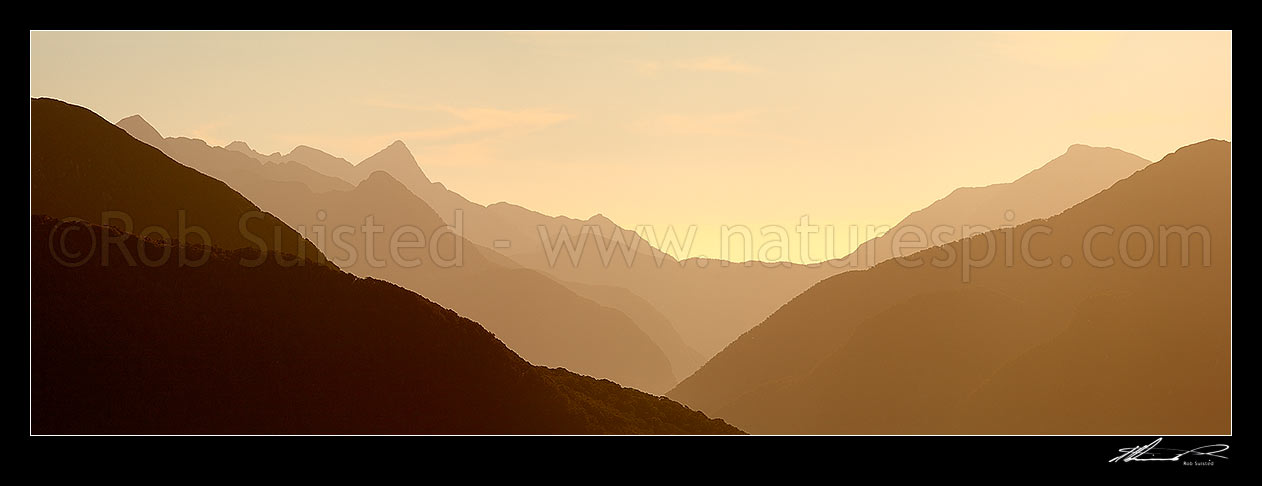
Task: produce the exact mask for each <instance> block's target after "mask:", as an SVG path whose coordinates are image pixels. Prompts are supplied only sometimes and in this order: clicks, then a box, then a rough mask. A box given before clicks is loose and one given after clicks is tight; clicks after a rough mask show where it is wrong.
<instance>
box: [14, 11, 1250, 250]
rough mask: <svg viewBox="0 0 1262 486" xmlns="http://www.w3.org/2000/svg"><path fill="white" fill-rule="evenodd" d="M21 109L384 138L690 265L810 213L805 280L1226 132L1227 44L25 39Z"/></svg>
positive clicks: (1003, 35)
mask: <svg viewBox="0 0 1262 486" xmlns="http://www.w3.org/2000/svg"><path fill="white" fill-rule="evenodd" d="M31 96H35V97H40V96H47V97H52V98H58V99H61V100H65V101H67V102H70V103H74V104H79V105H83V106H85V107H87V108H89V109H91V110H93V111H95V112H97V113H98V114H100V115H101V116H103V117H105V118H106V119H108V120H110V121H118V120H119V119H121V118H123V117H125V116H129V115H132V114H137V113H138V114H141V115H142V116H144V117H145V119H147V120H149V122H150V123H152V124H153V125H154V126H155V127H156V128H157V129H158V130H159V131H160V132H162V134H163V135H166V136H188V137H195V138H202V139H204V140H206V141H207V142H209V143H211V144H215V145H223V144H226V143H228V142H231V141H233V140H243V141H246V142H248V143H249V144H250V145H251V146H252V147H254V148H255V149H256V150H259V151H260V152H264V153H270V152H274V151H281V152H288V151H289V150H290V149H292V148H293V147H294V146H295V145H298V144H305V145H311V146H314V147H317V148H320V149H322V150H325V151H327V152H330V153H332V154H334V155H338V156H341V157H344V158H346V159H347V160H350V161H352V162H358V161H359V160H362V159H363V158H365V157H367V156H369V155H371V154H372V153H373V152H375V151H377V150H379V149H381V148H382V147H385V146H386V145H388V144H389V143H390V142H391V141H393V140H395V139H399V140H403V141H404V142H406V143H407V145H408V146H409V147H410V148H411V149H412V151H413V153H414V154H415V155H416V156H417V159H418V160H419V161H420V163H421V166H422V168H423V169H424V170H425V172H426V173H427V174H428V175H429V176H430V178H431V179H432V180H436V181H440V182H443V183H445V184H446V185H447V186H448V187H449V188H451V189H453V190H455V191H457V192H459V193H461V194H463V195H464V196H466V197H468V198H469V199H471V200H473V201H476V202H479V203H483V204H490V203H494V202H497V201H509V202H512V203H515V204H520V205H523V206H526V207H528V208H531V209H534V210H537V211H540V212H544V213H548V214H553V215H558V214H562V215H567V216H571V217H578V218H586V217H588V216H591V215H592V214H595V213H603V214H604V215H606V216H608V217H610V218H611V219H613V220H614V221H615V222H617V223H619V224H621V225H623V226H626V227H631V228H634V227H636V226H637V225H641V224H650V225H655V227H656V230H657V234H658V235H659V236H660V233H661V232H662V231H663V230H664V229H665V227H666V226H667V225H673V226H674V228H675V229H676V230H677V231H679V232H680V233H681V234H682V233H683V232H684V231H685V230H686V228H687V227H688V226H689V225H698V228H699V233H698V234H697V237H696V240H695V242H694V244H693V245H692V247H691V252H690V253H691V254H690V256H698V255H707V256H718V248H719V244H718V240H719V239H718V228H719V226H720V225H738V224H739V225H746V226H748V227H750V228H751V229H753V231H754V232H755V233H757V232H759V229H760V228H761V227H763V226H764V225H781V226H783V227H784V228H785V229H787V230H788V231H790V232H793V231H794V226H795V225H797V224H798V222H799V220H800V218H801V217H802V216H803V215H808V216H809V218H810V221H811V223H814V224H818V225H830V226H832V227H833V228H835V231H836V235H837V238H836V240H835V242H834V247H835V248H834V249H833V250H832V251H831V254H829V255H825V254H824V250H823V248H822V245H819V246H813V249H812V250H811V251H812V252H813V253H814V254H813V255H809V256H807V257H803V255H801V254H800V249H799V248H800V246H799V245H798V243H797V242H796V240H795V241H794V242H793V243H792V245H791V246H790V254H788V255H778V254H777V252H776V251H770V252H769V253H767V254H765V255H763V256H764V258H767V259H773V260H774V259H788V260H793V261H807V260H820V259H822V258H823V257H825V256H842V255H844V254H845V253H846V252H847V251H848V249H849V247H850V246H851V242H849V241H847V238H848V237H847V234H848V231H849V230H848V228H849V227H850V226H851V225H874V224H888V225H892V224H895V223H897V222H898V221H899V220H900V219H902V218H903V217H904V216H906V215H907V214H908V213H909V212H911V211H914V210H916V209H920V208H922V207H924V206H926V205H928V204H929V203H931V202H933V201H935V200H937V199H939V198H941V197H943V196H945V195H947V194H948V193H950V192H951V190H953V189H955V188H957V187H960V186H976V185H986V184H991V183H996V182H1006V181H1010V180H1012V179H1015V178H1017V177H1019V176H1021V175H1023V174H1025V173H1026V172H1029V171H1030V170H1032V169H1034V168H1037V167H1039V166H1040V165H1042V164H1044V163H1046V162H1047V161H1048V160H1050V159H1052V158H1054V157H1056V156H1058V155H1060V154H1062V153H1063V152H1064V151H1065V149H1066V148H1067V147H1068V146H1069V145H1071V144H1074V143H1085V144H1088V145H1096V146H1111V147H1117V148H1120V149H1123V150H1127V151H1129V152H1132V153H1135V154H1137V155H1140V156H1143V157H1145V158H1148V159H1151V160H1154V161H1155V160H1157V159H1159V158H1161V157H1162V156H1163V155H1165V154H1166V153H1169V152H1171V151H1173V150H1175V149H1176V148H1178V147H1180V146H1183V145H1186V144H1189V143H1193V142H1197V141H1200V140H1204V139H1206V138H1222V139H1231V34H1230V32H1078V33H1075V32H385V33H382V32H279V33H278V32H32V33H31ZM769 239H775V237H769ZM860 239H866V238H860ZM821 242H822V241H821ZM854 243H858V242H857V241H856V242H854ZM728 256H729V257H732V258H734V259H737V260H744V259H746V258H741V256H740V255H739V254H736V255H728Z"/></svg>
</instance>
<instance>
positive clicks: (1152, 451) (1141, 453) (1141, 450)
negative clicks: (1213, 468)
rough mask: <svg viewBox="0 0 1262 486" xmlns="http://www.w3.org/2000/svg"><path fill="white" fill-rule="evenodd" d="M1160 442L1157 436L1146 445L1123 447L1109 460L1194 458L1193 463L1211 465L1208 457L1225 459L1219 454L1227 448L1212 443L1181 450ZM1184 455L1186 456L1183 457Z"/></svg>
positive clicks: (1179, 459) (1180, 459) (1174, 459)
mask: <svg viewBox="0 0 1262 486" xmlns="http://www.w3.org/2000/svg"><path fill="white" fill-rule="evenodd" d="M1160 443H1161V439H1160V438H1158V439H1157V440H1154V441H1152V442H1151V443H1149V444H1148V445H1143V446H1136V447H1124V448H1121V449H1118V452H1121V453H1122V455H1120V456H1117V457H1114V458H1113V459H1110V460H1109V462H1132V461H1170V462H1174V461H1183V460H1188V461H1191V460H1193V459H1196V461H1195V462H1194V463H1193V464H1195V465H1200V464H1201V463H1208V464H1207V465H1212V464H1213V462H1212V460H1209V459H1210V458H1219V459H1226V458H1227V456H1223V455H1220V454H1221V453H1223V452H1224V451H1226V450H1227V449H1228V448H1229V447H1228V446H1227V444H1213V445H1205V446H1200V447H1197V448H1195V449H1188V450H1183V449H1171V448H1168V447H1157V444H1160ZM1185 456H1187V457H1186V458H1185Z"/></svg>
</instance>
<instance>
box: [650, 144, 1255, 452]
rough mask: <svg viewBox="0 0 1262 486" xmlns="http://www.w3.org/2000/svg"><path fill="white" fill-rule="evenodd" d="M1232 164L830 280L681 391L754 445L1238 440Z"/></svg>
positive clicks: (1133, 180) (1192, 150)
mask: <svg viewBox="0 0 1262 486" xmlns="http://www.w3.org/2000/svg"><path fill="white" fill-rule="evenodd" d="M1071 152H1072V151H1071ZM1230 161H1231V145H1230V143H1228V142H1224V141H1219V140H1208V141H1205V142H1201V143H1198V144H1194V145H1190V146H1187V147H1183V148H1180V149H1179V150H1177V151H1175V152H1174V153H1172V154H1170V155H1168V156H1166V157H1164V158H1163V159H1162V160H1161V161H1159V162H1156V163H1154V164H1152V165H1150V166H1148V167H1146V168H1144V169H1142V170H1140V171H1138V172H1136V173H1135V174H1133V175H1131V176H1130V177H1128V178H1126V179H1123V180H1121V181H1119V182H1117V183H1115V184H1113V185H1112V186H1111V187H1109V188H1108V189H1106V190H1104V191H1102V192H1100V193H1099V194H1096V195H1094V196H1092V197H1090V198H1089V199H1087V200H1085V201H1083V202H1081V203H1078V204H1076V205H1074V206H1073V207H1072V208H1070V209H1067V210H1065V211H1064V212H1061V213H1060V214H1057V215H1055V216H1052V217H1050V218H1048V219H1046V220H1043V219H1040V220H1035V221H1032V222H1029V223H1025V224H1022V225H1019V226H1016V227H1013V228H1007V229H999V230H993V231H990V232H987V233H984V234H981V235H977V236H973V237H971V238H968V239H965V240H960V241H956V242H952V243H949V244H946V245H942V246H936V247H933V248H930V249H927V250H923V251H920V252H917V253H914V254H911V255H909V256H905V257H901V258H897V259H893V260H888V261H886V262H884V263H880V264H878V265H876V266H874V267H872V268H869V269H866V270H861V271H851V272H846V273H842V274H840V275H837V276H834V277H832V278H829V279H827V280H824V281H822V282H820V283H818V284H816V285H815V286H814V287H812V288H811V289H809V290H808V291H806V292H804V293H803V294H802V295H800V296H798V297H797V298H795V299H793V300H792V301H790V302H789V303H787V304H785V306H784V307H783V308H781V309H780V310H779V311H777V312H776V313H775V314H773V315H772V316H771V317H769V318H767V320H765V321H764V322H762V323H761V324H759V325H758V326H757V327H755V328H754V329H752V330H750V331H749V332H748V333H746V334H744V335H743V336H741V337H740V339H738V340H736V341H735V342H733V343H732V344H731V345H730V346H728V348H727V349H725V350H724V351H723V352H722V353H720V354H719V355H718V356H715V357H714V358H713V359H712V360H710V361H709V362H708V363H707V364H706V365H705V366H704V367H702V368H701V369H700V370H699V371H698V372H697V373H695V374H694V375H692V376H691V377H689V378H688V379H686V380H684V381H683V382H682V383H681V384H680V385H679V386H678V387H676V388H675V389H674V390H672V391H671V392H670V393H669V394H668V396H670V397H672V398H674V399H676V400H679V401H681V402H683V403H685V404H688V405H689V406H692V407H695V408H698V409H700V410H703V411H705V412H707V413H709V414H714V415H717V416H722V417H724V418H725V419H727V420H729V421H731V422H732V423H734V424H736V425H737V426H739V427H741V428H743V429H744V430H747V431H750V432H751V433H837V434H955V433H991V434H1048V433H1055V434H1141V435H1142V434H1171V433H1183V434H1206V433H1228V432H1229V431H1230V417H1231V413H1230V412H1231V404H1230V397H1231V393H1230V376H1231V373H1230V362H1231V361H1230V356H1231V355H1230V349H1231V320H1230V309H1231V300H1230V299H1231V297H1230V296H1231V292H1230V285H1231V276H1230V271H1229V269H1230V264H1231V252H1230V249H1231V247H1230V241H1231V225H1230V201H1231V191H1230V168H1231V162H1230ZM988 251H989V254H990V256H991V259H990V260H989V263H986V264H984V265H983V264H979V263H978V262H981V261H985V260H986V259H985V257H984V255H987V254H988V253H987V252H988ZM967 255H972V257H971V258H968V257H966V256H967ZM1184 258H1186V260H1184ZM971 260H976V261H971ZM1106 262H1107V263H1106Z"/></svg>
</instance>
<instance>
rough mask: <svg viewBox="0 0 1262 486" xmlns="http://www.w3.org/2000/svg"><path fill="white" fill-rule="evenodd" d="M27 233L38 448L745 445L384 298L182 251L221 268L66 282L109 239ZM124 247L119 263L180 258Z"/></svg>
mask: <svg viewBox="0 0 1262 486" xmlns="http://www.w3.org/2000/svg"><path fill="white" fill-rule="evenodd" d="M31 224H32V240H31V242H32V244H31V248H32V252H31V253H32V254H31V265H32V269H31V270H32V271H31V274H32V287H31V299H32V300H31V303H32V319H31V323H32V327H31V392H32V395H31V414H32V432H33V433H36V434H65V433H70V434H317V433H318V434H347V433H356V434H430V433H444V434H514V433H537V434H554V433H570V434H593V433H614V434H632V433H652V434H678V433H687V434H728V433H739V431H738V430H736V429H735V428H733V427H731V426H728V425H726V424H725V423H723V422H722V421H719V420H710V419H707V418H706V417H705V416H704V415H703V414H701V413H698V412H693V411H690V410H688V409H686V408H685V407H683V406H680V405H679V404H677V403H674V402H671V401H670V400H667V399H664V398H660V397H655V396H651V395H648V394H645V393H641V392H638V391H635V390H631V389H627V388H622V387H620V386H618V385H617V384H614V383H611V382H608V381H603V380H595V379H592V378H588V377H585V376H579V375H575V374H573V373H570V372H567V371H565V370H560V369H547V368H542V367H537V366H531V365H530V364H529V363H527V362H526V361H524V360H522V359H521V358H519V357H518V356H517V355H516V354H514V353H513V352H512V351H511V350H509V349H508V348H507V347H506V346H504V344H503V343H501V342H499V341H498V340H496V339H495V338H494V336H492V335H491V334H490V333H489V332H487V331H486V330H484V329H482V327H481V326H479V325H478V324H477V323H475V322H473V321H470V320H468V319H465V318H462V317H460V316H458V315H456V314H455V313H454V312H452V311H449V310H447V309H444V308H442V307H440V306H438V305H436V304H434V303H432V302H430V301H428V300H426V299H425V298H423V297H421V296H419V295H417V294H414V293H412V292H409V291H406V290H404V289H401V288H399V287H396V286H394V285H391V284H388V283H385V282H381V281H378V280H373V279H360V278H356V277H354V276H353V275H350V274H347V273H343V272H340V271H337V270H332V269H328V268H324V267H315V266H307V267H284V266H280V265H277V264H275V263H274V262H273V263H267V264H264V265H261V266H255V267H247V266H243V265H239V264H238V263H237V257H238V255H236V254H235V253H234V252H226V251H223V250H220V249H217V248H215V249H207V248H204V247H199V248H188V249H186V250H187V251H192V252H195V253H200V252H202V251H206V250H209V251H211V252H213V255H212V256H210V257H209V258H208V259H207V260H206V261H205V263H204V264H201V265H197V266H181V265H179V264H178V263H177V262H174V261H170V262H168V263H167V264H164V265H155V266H146V265H137V266H128V265H107V264H102V260H101V259H99V258H93V259H89V260H88V261H86V262H85V264H84V265H81V266H67V265H63V264H62V263H60V261H59V258H62V256H59V255H55V254H53V253H52V251H54V250H55V249H56V250H58V251H65V252H68V253H66V254H78V253H84V252H88V251H91V249H92V248H94V247H95V246H96V245H97V244H98V243H97V242H99V241H102V240H103V239H105V238H106V237H107V236H110V233H111V231H112V230H110V229H107V228H102V227H99V226H91V225H85V224H82V223H74V224H71V225H67V224H65V223H64V222H63V221H59V220H56V219H51V218H45V217H42V216H33V217H32V220H31ZM72 227H73V228H74V229H71V228H72ZM113 237H117V238H121V242H122V244H121V245H117V246H111V247H108V248H107V249H106V250H105V251H109V252H110V259H111V260H113V261H120V260H123V259H124V253H129V252H130V253H131V255H130V256H131V258H132V259H139V258H140V253H142V252H143V253H145V254H156V253H161V252H163V251H166V250H169V247H168V246H167V243H163V242H156V241H145V240H140V239H137V238H136V237H135V236H132V235H126V234H118V233H117V232H115V233H114V234H113ZM53 240H57V241H60V242H61V243H62V245H61V246H60V247H57V248H54V247H51V246H50V245H48V244H46V242H48V241H53ZM236 253H239V252H236ZM269 262H270V260H269Z"/></svg>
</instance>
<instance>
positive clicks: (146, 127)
mask: <svg viewBox="0 0 1262 486" xmlns="http://www.w3.org/2000/svg"><path fill="white" fill-rule="evenodd" d="M114 125H115V126H117V127H118V128H122V129H123V131H126V132H127V134H128V135H131V136H132V138H134V139H136V140H140V141H141V142H144V143H147V144H149V145H152V146H155V147H156V146H158V144H160V143H162V134H161V133H158V130H157V129H156V128H153V125H150V124H149V122H147V121H145V119H144V118H142V117H141V116H140V115H132V116H129V117H127V118H124V119H122V120H119V121H118V123H115V124H114Z"/></svg>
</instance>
